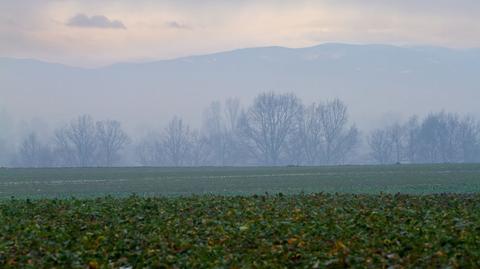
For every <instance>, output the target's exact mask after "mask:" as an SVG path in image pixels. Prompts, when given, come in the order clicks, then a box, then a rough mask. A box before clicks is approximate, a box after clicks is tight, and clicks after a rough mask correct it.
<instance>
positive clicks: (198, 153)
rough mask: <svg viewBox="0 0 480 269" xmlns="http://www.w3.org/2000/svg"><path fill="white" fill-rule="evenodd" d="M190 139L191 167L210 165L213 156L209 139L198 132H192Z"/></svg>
mask: <svg viewBox="0 0 480 269" xmlns="http://www.w3.org/2000/svg"><path fill="white" fill-rule="evenodd" d="M190 137H191V139H190V142H191V143H190V150H189V165H192V166H202V165H206V164H208V159H209V156H210V155H211V154H210V150H209V148H208V143H207V139H206V138H205V137H204V136H202V135H201V134H200V133H199V132H197V131H194V132H192V133H191V135H190Z"/></svg>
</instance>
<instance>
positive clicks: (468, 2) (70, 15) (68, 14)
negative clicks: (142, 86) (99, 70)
mask: <svg viewBox="0 0 480 269" xmlns="http://www.w3.org/2000/svg"><path fill="white" fill-rule="evenodd" d="M479 14H480V1H478V0H455V1H452V0H422V1H418V0H395V1H393V0H392V1H385V0H365V1H359V0H341V1H339V0H323V1H322V0H316V1H309V0H275V1H270V0H262V1H260V0H201V1H200V0H183V1H179V0H163V1H162V0H158V1H153V0H118V1H113V0H81V1H80V0H64V1H60V0H1V1H0V40H1V42H0V57H2V56H3V57H21V58H36V59H41V60H47V61H53V62H60V63H65V64H69V65H75V66H99V65H106V64H110V63H115V62H124V61H148V60H155V59H165V58H175V57H179V56H186V55H192V54H203V53H208V52H216V51H223V50H230V49H235V48H243V47H256V46H270V45H280V46H287V47H304V46H311V45H316V44H319V43H324V42H348V43H386V44H397V45H438V46H446V47H460V48H464V47H480V23H479V19H478V15H479Z"/></svg>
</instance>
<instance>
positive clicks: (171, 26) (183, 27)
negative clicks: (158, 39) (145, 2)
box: [165, 21, 191, 29]
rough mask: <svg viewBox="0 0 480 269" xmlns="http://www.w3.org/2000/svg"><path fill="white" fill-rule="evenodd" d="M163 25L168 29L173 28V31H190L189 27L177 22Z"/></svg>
mask: <svg viewBox="0 0 480 269" xmlns="http://www.w3.org/2000/svg"><path fill="white" fill-rule="evenodd" d="M165 25H166V26H167V27H169V28H175V29H191V27H190V26H188V25H186V24H184V23H181V22H177V21H168V22H166V23H165Z"/></svg>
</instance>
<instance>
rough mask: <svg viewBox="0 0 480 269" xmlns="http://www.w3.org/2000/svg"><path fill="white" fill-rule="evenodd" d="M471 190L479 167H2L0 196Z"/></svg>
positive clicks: (479, 181)
mask: <svg viewBox="0 0 480 269" xmlns="http://www.w3.org/2000/svg"><path fill="white" fill-rule="evenodd" d="M265 192H268V193H271V194H273V193H280V192H281V193H284V194H297V193H301V192H305V193H312V192H328V193H335V192H339V193H368V194H375V193H381V192H383V193H397V192H401V193H408V194H429V193H444V192H449V193H473V192H480V165H478V164H465V165H464V164H462V165H454V164H449V165H392V166H334V167H267V168H265V167H260V168H259V167H251V168H234V167H232V168H208V167H206V168H62V169H0V198H10V197H11V196H15V197H30V198H43V197H46V198H57V197H59V198H61V197H67V198H68V197H71V196H75V197H98V196H106V195H112V196H129V195H130V194H132V193H135V194H137V195H139V196H158V195H161V196H186V195H192V194H197V195H201V194H217V195H251V194H264V193H265Z"/></svg>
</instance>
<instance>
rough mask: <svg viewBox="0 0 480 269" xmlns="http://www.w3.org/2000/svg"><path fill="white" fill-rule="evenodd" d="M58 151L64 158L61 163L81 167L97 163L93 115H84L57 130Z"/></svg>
mask: <svg viewBox="0 0 480 269" xmlns="http://www.w3.org/2000/svg"><path fill="white" fill-rule="evenodd" d="M55 144H56V151H57V152H59V153H60V154H61V157H62V158H64V159H62V160H60V162H59V164H60V165H74V166H80V167H86V166H91V165H94V164H95V163H96V159H95V157H96V150H97V140H96V130H95V124H94V122H93V119H92V117H91V116H88V115H83V116H80V117H78V118H76V119H75V120H72V121H71V122H70V124H68V125H66V126H64V127H63V128H61V129H59V130H57V131H56V134H55Z"/></svg>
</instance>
